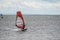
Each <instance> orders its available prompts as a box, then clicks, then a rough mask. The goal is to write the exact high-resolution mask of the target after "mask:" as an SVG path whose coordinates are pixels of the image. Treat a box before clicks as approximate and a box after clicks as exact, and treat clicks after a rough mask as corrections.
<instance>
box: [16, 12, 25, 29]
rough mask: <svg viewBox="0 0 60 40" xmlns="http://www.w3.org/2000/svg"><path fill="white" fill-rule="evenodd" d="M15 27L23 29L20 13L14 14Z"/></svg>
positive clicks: (23, 24) (22, 19)
mask: <svg viewBox="0 0 60 40" xmlns="http://www.w3.org/2000/svg"><path fill="white" fill-rule="evenodd" d="M15 25H16V27H17V28H22V29H24V28H25V23H24V18H23V15H22V13H21V11H17V13H16V22H15Z"/></svg>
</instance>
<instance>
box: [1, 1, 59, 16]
mask: <svg viewBox="0 0 60 40" xmlns="http://www.w3.org/2000/svg"><path fill="white" fill-rule="evenodd" d="M17 11H21V12H22V14H23V15H60V0H0V14H3V15H16V12H17Z"/></svg>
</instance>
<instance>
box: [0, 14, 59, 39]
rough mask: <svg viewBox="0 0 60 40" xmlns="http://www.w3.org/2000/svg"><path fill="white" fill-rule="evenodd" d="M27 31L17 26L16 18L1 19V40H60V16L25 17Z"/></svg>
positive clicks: (6, 17) (5, 17)
mask: <svg viewBox="0 0 60 40" xmlns="http://www.w3.org/2000/svg"><path fill="white" fill-rule="evenodd" d="M24 19H25V24H26V28H27V31H25V32H22V31H19V29H18V28H17V27H16V26H15V16H4V18H3V19H1V18H0V40H60V16H33V15H30V16H27V15H25V16H24Z"/></svg>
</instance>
